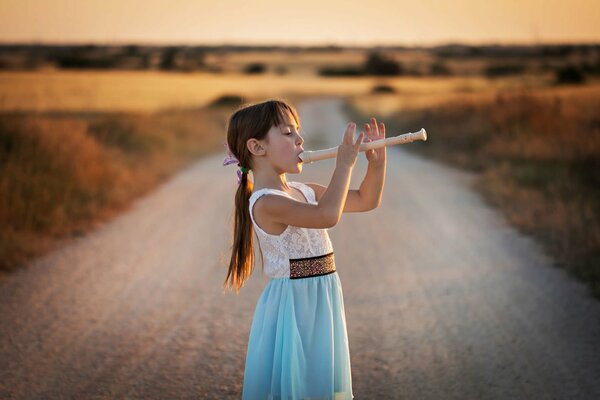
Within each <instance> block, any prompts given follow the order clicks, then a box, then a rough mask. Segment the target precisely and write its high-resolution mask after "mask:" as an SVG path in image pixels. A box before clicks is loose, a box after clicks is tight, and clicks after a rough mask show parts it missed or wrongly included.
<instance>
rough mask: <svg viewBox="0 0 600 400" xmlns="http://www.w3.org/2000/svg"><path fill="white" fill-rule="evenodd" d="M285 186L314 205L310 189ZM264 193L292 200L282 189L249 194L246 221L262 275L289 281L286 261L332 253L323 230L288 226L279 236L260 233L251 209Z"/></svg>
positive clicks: (298, 185)
mask: <svg viewBox="0 0 600 400" xmlns="http://www.w3.org/2000/svg"><path fill="white" fill-rule="evenodd" d="M288 185H290V186H291V187H293V188H297V189H298V190H300V191H301V192H302V194H303V195H304V197H305V198H306V200H308V203H310V204H317V200H316V195H315V192H314V190H313V189H312V188H311V187H310V186H308V185H305V184H304V183H302V182H288ZM264 194H276V195H280V196H287V197H291V198H293V197H292V196H290V195H289V194H288V193H286V192H284V191H282V190H278V189H270V188H263V189H258V190H256V191H255V192H253V193H252V194H251V195H250V205H249V207H250V218H252V223H253V226H254V231H255V232H256V236H257V237H258V240H259V242H260V249H261V250H262V255H263V261H264V273H265V275H267V276H268V277H270V278H289V277H290V259H298V258H306V257H315V256H322V255H325V254H329V253H331V252H333V247H332V245H331V240H330V239H329V234H328V233H327V229H313V228H303V227H298V226H292V225H288V227H287V228H286V229H285V231H283V232H282V233H281V234H280V235H273V234H270V233H267V232H265V231H263V230H262V229H261V227H260V226H258V224H257V223H256V221H255V220H254V215H253V214H252V208H253V207H254V203H255V202H256V200H258V199H259V197H260V196H262V195H264ZM294 200H295V199H294Z"/></svg>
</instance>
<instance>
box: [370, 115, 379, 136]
mask: <svg viewBox="0 0 600 400" xmlns="http://www.w3.org/2000/svg"><path fill="white" fill-rule="evenodd" d="M371 124H373V134H374V135H375V136H377V137H379V132H378V131H377V120H376V119H375V117H371Z"/></svg>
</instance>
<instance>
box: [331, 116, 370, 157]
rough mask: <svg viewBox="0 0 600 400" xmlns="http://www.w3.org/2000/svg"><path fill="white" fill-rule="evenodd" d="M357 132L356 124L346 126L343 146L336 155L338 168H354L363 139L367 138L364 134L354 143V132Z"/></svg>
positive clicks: (351, 123) (340, 146)
mask: <svg viewBox="0 0 600 400" xmlns="http://www.w3.org/2000/svg"><path fill="white" fill-rule="evenodd" d="M355 130H356V124H355V123H354V122H349V123H348V125H346V132H344V139H343V140H342V144H340V145H339V146H338V149H337V155H336V166H342V167H350V168H352V167H354V163H355V162H356V157H357V156H358V151H359V150H360V145H361V144H362V141H363V138H364V137H365V134H364V132H361V133H360V135H358V139H356V142H354V131H355Z"/></svg>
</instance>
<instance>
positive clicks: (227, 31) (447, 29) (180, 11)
mask: <svg viewBox="0 0 600 400" xmlns="http://www.w3.org/2000/svg"><path fill="white" fill-rule="evenodd" d="M0 42H2V43H31V42H36V43H99V44H111V43H114V44H123V43H139V44H159V45H162V44H208V45H219V44H241V45H245V44H254V45H358V46H362V45H408V46H414V45H417V46H418V45H436V44H445V43H466V44H486V43H498V44H538V43H571V42H580V43H600V0H570V1H565V0H560V1H559V0H546V1H541V0H519V1H517V0H459V1H457V0H453V1H448V0H440V1H433V0H411V1H404V0H360V1H356V0H340V1H337V0H331V1H328V0H297V1H289V2H285V1H281V0H246V1H239V0H235V1H234V0H213V1H206V0H77V1H74V0H0Z"/></svg>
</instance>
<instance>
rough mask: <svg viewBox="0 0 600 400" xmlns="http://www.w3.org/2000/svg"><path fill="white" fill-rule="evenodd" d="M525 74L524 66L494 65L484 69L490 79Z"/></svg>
mask: <svg viewBox="0 0 600 400" xmlns="http://www.w3.org/2000/svg"><path fill="white" fill-rule="evenodd" d="M523 72H525V66H524V65H523V64H492V65H488V66H487V67H485V68H484V70H483V74H484V75H485V76H487V77H488V78H496V77H499V76H509V75H519V74H522V73H523Z"/></svg>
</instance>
